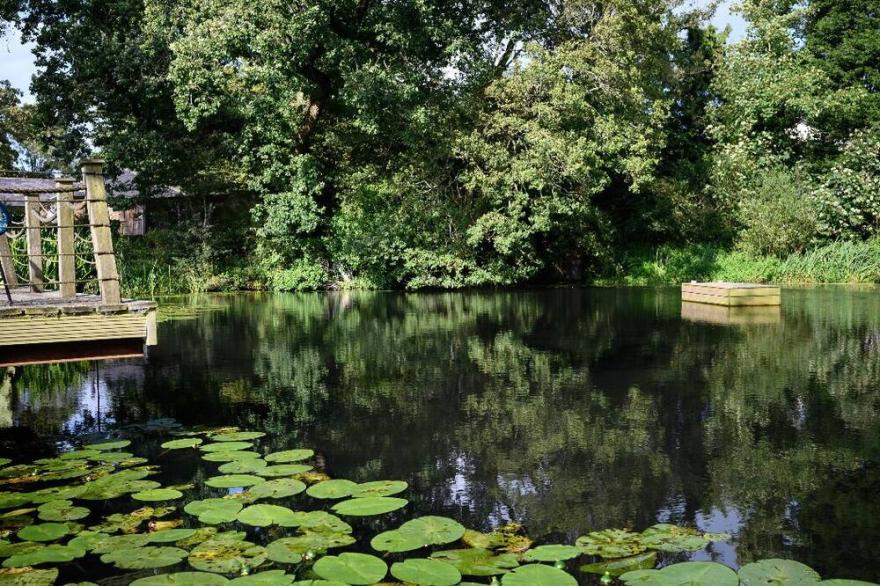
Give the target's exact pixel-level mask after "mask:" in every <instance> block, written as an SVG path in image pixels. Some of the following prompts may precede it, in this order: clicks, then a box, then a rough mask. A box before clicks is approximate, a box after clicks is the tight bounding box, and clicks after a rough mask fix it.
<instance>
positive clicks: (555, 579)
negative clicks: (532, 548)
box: [501, 564, 577, 586]
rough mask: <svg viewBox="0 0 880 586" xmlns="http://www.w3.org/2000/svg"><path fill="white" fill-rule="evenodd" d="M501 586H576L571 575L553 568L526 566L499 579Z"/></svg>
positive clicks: (535, 565) (534, 565) (536, 565)
mask: <svg viewBox="0 0 880 586" xmlns="http://www.w3.org/2000/svg"><path fill="white" fill-rule="evenodd" d="M501 584H502V585H503V586H577V580H575V579H574V577H572V575H571V574H569V573H567V572H564V571H562V570H560V569H558V568H554V567H553V566H545V565H544V564H528V565H526V566H520V567H518V568H516V569H515V570H511V571H510V572H509V573H507V574H504V576H503V577H502V578H501Z"/></svg>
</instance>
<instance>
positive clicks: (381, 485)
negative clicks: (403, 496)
mask: <svg viewBox="0 0 880 586" xmlns="http://www.w3.org/2000/svg"><path fill="white" fill-rule="evenodd" d="M408 487H409V484H407V483H406V482H405V481H403V480H376V481H373V482H362V483H361V484H358V485H357V486H356V487H355V488H354V490H352V491H351V496H353V497H355V498H363V497H370V496H392V495H395V494H399V493H401V492H403V491H405V490H406V489H407V488H408Z"/></svg>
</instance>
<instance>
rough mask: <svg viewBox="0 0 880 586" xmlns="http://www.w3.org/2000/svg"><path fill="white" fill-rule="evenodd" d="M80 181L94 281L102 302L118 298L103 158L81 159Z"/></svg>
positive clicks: (114, 302)
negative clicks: (86, 217)
mask: <svg viewBox="0 0 880 586" xmlns="http://www.w3.org/2000/svg"><path fill="white" fill-rule="evenodd" d="M81 166H82V174H83V183H84V184H85V187H86V206H87V209H88V211H89V224H91V231H92V246H93V247H94V252H95V266H96V268H97V272H98V285H99V288H100V290H101V300H102V302H103V303H106V304H116V303H119V302H120V301H121V298H122V297H121V294H120V291H119V273H118V272H117V270H116V257H115V256H114V254H113V234H112V233H111V230H110V212H109V210H108V209H107V189H106V187H105V185H104V174H103V169H104V161H101V160H99V159H89V160H85V161H82V163H81Z"/></svg>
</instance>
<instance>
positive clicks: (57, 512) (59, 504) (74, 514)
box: [37, 500, 91, 521]
mask: <svg viewBox="0 0 880 586" xmlns="http://www.w3.org/2000/svg"><path fill="white" fill-rule="evenodd" d="M37 513H38V516H39V517H40V519H42V520H43V521H76V520H77V519H84V518H85V517H88V516H89V514H91V511H89V510H88V509H87V508H85V507H75V506H73V501H68V500H58V501H49V502H48V503H44V504H42V505H40V506H39V508H37Z"/></svg>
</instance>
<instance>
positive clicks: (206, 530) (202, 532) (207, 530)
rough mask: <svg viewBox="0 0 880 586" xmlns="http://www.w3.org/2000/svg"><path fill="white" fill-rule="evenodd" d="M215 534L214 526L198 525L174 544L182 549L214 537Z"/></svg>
mask: <svg viewBox="0 0 880 586" xmlns="http://www.w3.org/2000/svg"><path fill="white" fill-rule="evenodd" d="M216 535H217V528H216V527H199V528H198V529H196V530H195V532H194V533H193V534H192V535H191V536H190V537H187V538H186V539H181V540H180V541H177V542H175V543H174V545H176V546H177V547H181V548H183V549H190V548H192V547H194V546H196V545H198V544H200V543H204V542H205V541H208V540H209V539H214V538H215V537H216Z"/></svg>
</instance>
